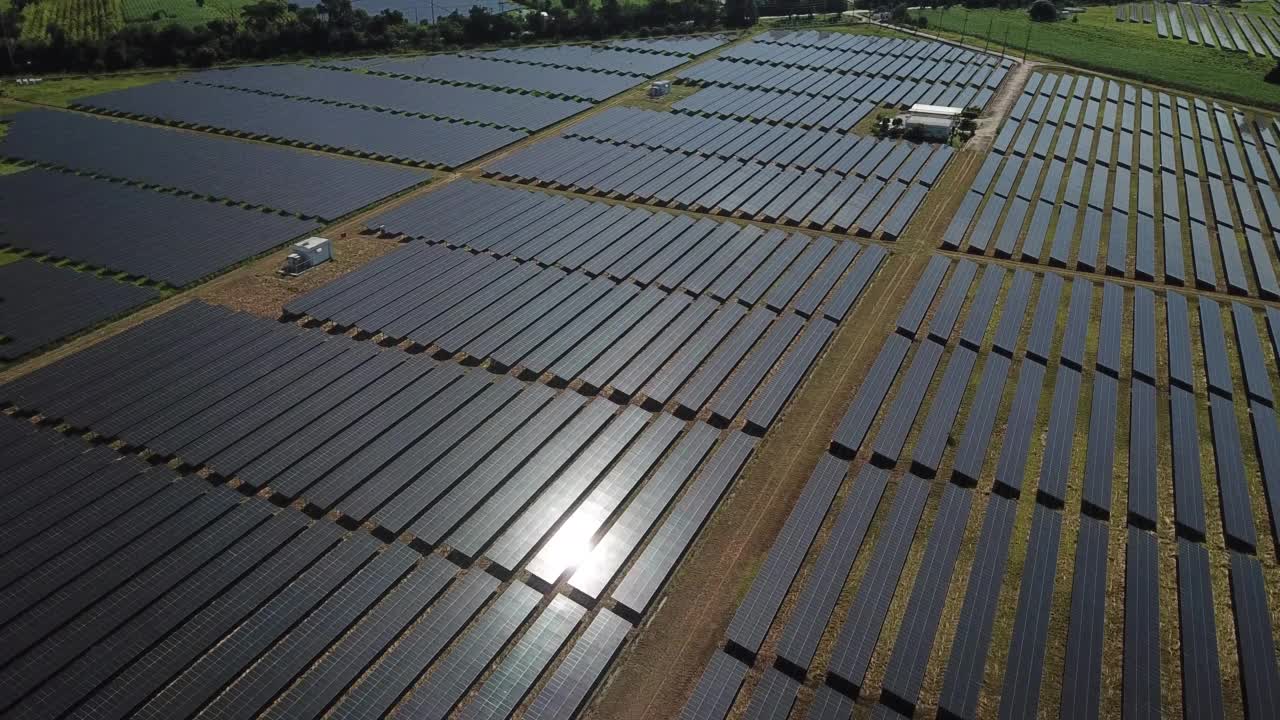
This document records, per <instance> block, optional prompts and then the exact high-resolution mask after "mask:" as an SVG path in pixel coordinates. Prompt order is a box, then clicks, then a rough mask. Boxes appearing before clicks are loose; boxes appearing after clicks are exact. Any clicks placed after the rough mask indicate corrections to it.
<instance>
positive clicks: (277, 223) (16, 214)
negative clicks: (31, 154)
mask: <svg viewBox="0 0 1280 720" xmlns="http://www.w3.org/2000/svg"><path fill="white" fill-rule="evenodd" d="M0 215H3V216H4V218H5V223H4V227H3V228H0V246H7V247H11V248H15V249H19V250H25V251H28V252H31V253H36V254H39V255H45V256H48V257H49V258H51V259H61V258H66V259H70V260H72V261H75V262H77V263H88V264H89V265H92V266H95V267H98V268H106V269H109V270H112V271H115V272H122V273H126V274H128V275H130V276H134V277H141V278H148V279H150V280H154V281H157V282H163V283H168V284H169V285H172V286H174V287H182V286H184V285H188V284H190V283H192V282H195V281H197V280H199V279H201V278H204V277H206V276H208V275H211V274H213V273H216V272H218V271H220V270H223V269H226V268H227V267H229V266H231V265H234V264H236V263H238V262H240V261H242V260H245V259H247V258H250V257H253V256H254V255H257V254H259V253H263V252H266V251H267V250H270V249H272V248H275V247H278V246H280V245H283V244H284V243H286V242H288V241H289V240H292V239H295V238H297V237H300V236H303V235H305V234H307V233H308V232H311V231H313V230H315V229H316V228H317V225H316V224H315V223H313V222H309V221H306V220H301V219H299V218H296V217H289V216H285V215H280V214H279V213H274V212H262V211H258V210H250V209H247V208H244V207H237V206H231V205H226V204H224V203H220V202H211V201H208V200H201V199H197V198H192V197H188V196H183V195H175V194H172V193H166V192H160V191H157V190H153V189H146V188H142V187H138V186H132V185H125V184H122V183H117V182H109V181H107V180H103V179H97V178H93V177H88V176H82V175H72V174H69V173H63V172H58V171H54V170H44V169H30V170H25V171H23V172H19V173H13V174H10V175H5V176H0ZM108 240H109V241H108Z"/></svg>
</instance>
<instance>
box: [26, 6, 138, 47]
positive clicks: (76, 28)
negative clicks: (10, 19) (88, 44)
mask: <svg viewBox="0 0 1280 720" xmlns="http://www.w3.org/2000/svg"><path fill="white" fill-rule="evenodd" d="M51 24H52V25H57V26H58V27H60V28H62V29H63V30H64V31H65V32H66V33H67V36H68V37H70V38H71V39H72V40H93V39H97V38H100V37H104V36H106V35H110V34H111V33H113V32H115V31H117V30H119V29H120V28H121V27H124V13H123V11H122V9H121V0H40V1H39V2H34V3H32V4H30V5H28V6H26V8H24V9H23V11H22V37H23V38H25V39H29V40H44V39H47V37H48V28H49V25H51Z"/></svg>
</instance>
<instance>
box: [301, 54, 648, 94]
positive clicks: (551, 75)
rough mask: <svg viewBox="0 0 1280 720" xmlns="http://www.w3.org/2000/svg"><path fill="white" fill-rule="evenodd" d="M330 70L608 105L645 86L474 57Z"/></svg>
mask: <svg viewBox="0 0 1280 720" xmlns="http://www.w3.org/2000/svg"><path fill="white" fill-rule="evenodd" d="M324 65H325V66H327V67H335V68H339V69H344V70H358V71H361V72H364V73H367V74H369V75H374V76H379V75H382V76H389V77H394V78H407V79H411V80H432V81H436V82H443V83H449V84H454V85H470V86H475V87H487V88H498V89H506V90H514V91H519V92H537V93H542V94H544V95H551V96H559V97H564V98H569V99H576V100H588V101H594V102H599V101H601V100H607V99H609V98H611V97H613V96H614V95H617V94H618V93H621V92H623V91H625V90H629V89H631V88H633V87H635V86H636V85H638V84H639V83H641V82H642V81H643V80H642V78H641V77H640V76H637V75H620V74H617V73H605V72H599V71H595V70H580V69H577V68H546V67H543V66H540V65H531V64H529V63H521V62H507V61H503V60H498V59H488V58H483V57H473V56H470V55H425V56H421V57H408V58H386V57H384V58H378V59H374V60H331V61H325V62H324Z"/></svg>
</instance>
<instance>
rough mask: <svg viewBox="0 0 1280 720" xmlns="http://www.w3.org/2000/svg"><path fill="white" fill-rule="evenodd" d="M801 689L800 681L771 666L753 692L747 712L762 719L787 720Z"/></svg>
mask: <svg viewBox="0 0 1280 720" xmlns="http://www.w3.org/2000/svg"><path fill="white" fill-rule="evenodd" d="M799 690H800V683H799V682H797V681H796V680H795V679H794V678H792V677H790V676H789V675H786V674H784V673H783V672H782V671H781V670H778V669H777V668H776V667H771V668H769V669H768V670H765V672H764V677H763V678H762V679H761V680H760V683H759V684H758V685H756V688H755V692H753V693H752V694H751V703H750V704H749V705H748V706H747V713H748V715H749V716H750V717H753V718H761V720H764V719H766V718H773V719H774V720H786V718H787V716H789V715H790V714H791V707H792V705H794V704H795V701H796V693H797V691H799Z"/></svg>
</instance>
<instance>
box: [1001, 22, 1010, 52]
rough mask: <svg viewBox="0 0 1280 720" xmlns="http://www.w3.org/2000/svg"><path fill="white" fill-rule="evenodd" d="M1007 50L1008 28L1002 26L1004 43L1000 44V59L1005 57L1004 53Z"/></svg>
mask: <svg viewBox="0 0 1280 720" xmlns="http://www.w3.org/2000/svg"><path fill="white" fill-rule="evenodd" d="M1008 49H1009V26H1008V25H1005V26H1004V42H1002V43H1001V44H1000V57H1004V56H1005V51H1006V50H1008Z"/></svg>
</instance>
